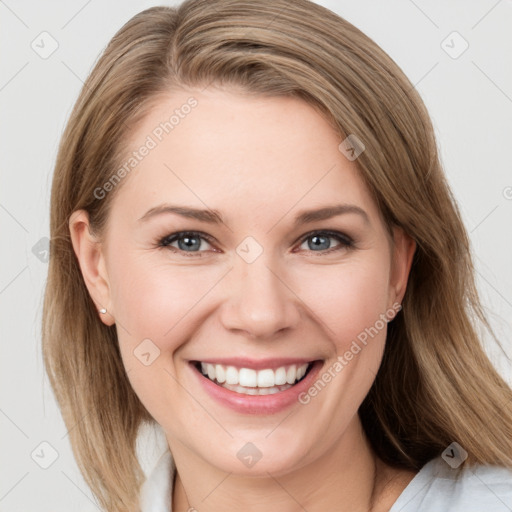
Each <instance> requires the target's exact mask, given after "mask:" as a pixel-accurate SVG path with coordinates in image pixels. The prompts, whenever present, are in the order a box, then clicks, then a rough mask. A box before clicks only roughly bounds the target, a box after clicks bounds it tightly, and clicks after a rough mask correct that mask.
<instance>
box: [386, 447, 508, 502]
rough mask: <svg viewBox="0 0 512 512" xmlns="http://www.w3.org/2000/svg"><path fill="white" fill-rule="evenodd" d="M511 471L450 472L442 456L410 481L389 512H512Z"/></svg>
mask: <svg viewBox="0 0 512 512" xmlns="http://www.w3.org/2000/svg"><path fill="white" fill-rule="evenodd" d="M511 509H512V469H510V468H505V467H501V466H487V465H476V466H461V467H460V468H457V469H453V468H451V467H450V466H449V465H448V464H447V463H446V462H445V461H444V459H443V458H442V457H441V456H439V457H436V458H435V459H432V460H431V461H429V462H428V463H427V464H425V466H423V468H422V469H421V470H420V471H419V473H417V475H416V476H415V477H414V478H413V479H412V480H411V482H410V483H409V485H408V486H407V487H406V488H405V489H404V491H403V492H402V494H400V496H399V497H398V499H397V501H396V502H395V503H394V505H393V506H392V507H391V509H390V511H389V512H410V511H414V512H434V511H436V512H437V511H438V510H445V511H449V512H452V511H453V512H458V511H461V512H482V511H487V510H488V511H492V512H510V510H511Z"/></svg>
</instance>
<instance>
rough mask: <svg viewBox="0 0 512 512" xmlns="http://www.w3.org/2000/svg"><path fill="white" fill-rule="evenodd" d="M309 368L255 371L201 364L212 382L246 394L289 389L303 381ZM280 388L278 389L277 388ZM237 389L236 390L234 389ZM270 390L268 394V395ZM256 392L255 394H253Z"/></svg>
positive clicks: (262, 393)
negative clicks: (239, 389)
mask: <svg viewBox="0 0 512 512" xmlns="http://www.w3.org/2000/svg"><path fill="white" fill-rule="evenodd" d="M308 368H309V364H308V363H306V364H303V365H301V366H297V365H295V364H292V365H290V366H281V367H279V368H276V369H275V370H272V369H270V368H268V369H265V370H253V369H252V368H236V367H234V366H227V367H226V366H224V365H221V364H215V365H214V364H210V363H201V371H202V373H203V375H205V376H208V378H209V379H210V380H212V381H216V382H217V383H218V384H222V385H223V387H225V388H227V389H232V390H233V391H237V392H239V393H240V392H241V391H238V388H241V389H244V390H245V391H243V392H244V393H246V394H250V395H252V394H260V395H265V394H272V393H277V392H279V391H283V390H284V389H281V388H286V389H288V388H289V387H291V386H292V385H293V384H295V383H296V381H298V380H300V379H302V377H304V375H305V374H306V372H307V370H308ZM276 386H278V387H276ZM233 388H236V389H233ZM267 390H268V393H267ZM253 391H254V392H253Z"/></svg>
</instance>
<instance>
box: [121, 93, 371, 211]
mask: <svg viewBox="0 0 512 512" xmlns="http://www.w3.org/2000/svg"><path fill="white" fill-rule="evenodd" d="M128 142H129V144H128V148H129V149H128V151H127V154H126V159H129V158H130V155H132V156H131V158H132V159H135V160H136V162H132V163H135V165H133V170H131V171H130V173H129V175H127V177H126V178H124V179H125V180H126V182H125V183H123V187H122V190H121V191H120V194H119V198H118V197H116V201H115V202H119V203H120V205H121V207H122V206H123V205H124V206H128V205H129V211H128V210H126V212H125V213H126V214H133V215H137V214H138V215H139V217H140V215H142V214H143V213H144V212H145V211H146V210H147V209H148V208H150V207H152V206H155V205H156V204H158V203H163V202H173V203H176V202H178V203H180V202H181V203H182V204H186V205H189V206H194V207H200V208H205V207H209V208H212V209H216V210H219V211H222V212H226V218H229V216H230V215H232V214H234V213H236V216H237V218H244V217H245V216H247V217H250V219H251V220H254V219H255V218H256V217H258V216H261V217H264V216H265V214H267V213H268V214H269V215H271V216H272V217H276V216H279V215H280V214H285V212H287V211H290V210H292V209H293V208H294V207H295V205H296V206H297V208H298V209H302V208H309V207H321V206H324V205H325V204H326V203H329V204H337V203H340V202H350V203H352V204H357V205H359V206H361V207H363V206H364V209H365V210H366V211H367V212H368V214H369V215H370V216H373V217H378V216H379V212H378V211H377V207H376V205H375V203H374V202H373V200H372V198H371V196H370V194H369V191H368V190H367V189H366V186H365V185H364V183H363V181H362V180H361V178H360V177H359V175H358V170H357V167H356V164H355V162H353V161H350V160H348V159H347V158H346V157H345V155H344V154H343V153H342V152H341V151H340V150H339V145H340V143H341V142H342V138H341V137H340V135H339V134H338V133H337V132H336V131H335V130H334V129H333V128H332V127H331V126H330V125H329V124H328V122H327V121H326V120H325V119H324V118H323V116H322V115H321V114H319V113H318V111H316V110H315V109H314V108H313V107H312V106H310V105H309V104H307V103H306V102H304V101H302V100H300V99H297V98H292V97H262V96H249V95H247V94H243V93H240V92H234V91H221V90H218V89H207V90H205V91H203V92H201V91H199V90H188V91H185V90H178V91H173V92H172V93H171V92H170V93H169V94H168V95H166V96H162V97H160V98H159V99H158V101H156V102H155V104H154V106H153V108H152V109H151V111H150V112H149V113H148V115H147V116H146V117H145V118H144V120H143V121H142V122H141V123H139V125H138V126H136V127H135V129H134V131H133V133H132V136H131V137H130V140H129V141H128ZM144 148H147V149H144ZM142 153H143V154H144V155H143V156H141V154H142Z"/></svg>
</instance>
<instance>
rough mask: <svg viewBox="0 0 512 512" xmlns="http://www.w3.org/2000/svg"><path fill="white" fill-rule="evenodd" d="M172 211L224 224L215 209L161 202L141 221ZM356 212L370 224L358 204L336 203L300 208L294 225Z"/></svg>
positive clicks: (196, 218) (208, 221)
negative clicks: (309, 208) (313, 207)
mask: <svg viewBox="0 0 512 512" xmlns="http://www.w3.org/2000/svg"><path fill="white" fill-rule="evenodd" d="M168 213H173V214H176V215H180V216H182V217H185V218H187V219H195V220H198V221H201V222H207V223H209V224H224V220H223V219H222V215H221V214H220V212H219V211H217V210H211V209H206V210H202V209H197V208H189V207H186V206H176V205H172V204H161V205H158V206H155V207H154V208H151V209H150V210H148V211H147V212H146V213H145V214H144V215H143V216H142V217H141V218H140V219H139V222H141V221H147V220H149V219H150V218H152V217H155V216H157V215H162V214H168ZM348 213H352V214H357V215H359V216H360V217H362V219H363V220H364V221H365V223H366V224H370V218H369V216H368V214H367V213H366V212H365V211H364V210H363V209H362V208H360V207H359V206H356V205H355V204H337V205H330V206H324V207H323V208H317V209H312V210H302V211H301V212H299V214H298V215H297V216H296V217H295V220H294V225H295V226H299V225H301V224H308V223H312V222H316V221H320V220H327V219H331V218H333V217H336V216H338V215H343V214H348Z"/></svg>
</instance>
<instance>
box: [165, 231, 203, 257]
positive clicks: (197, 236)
mask: <svg viewBox="0 0 512 512" xmlns="http://www.w3.org/2000/svg"><path fill="white" fill-rule="evenodd" d="M202 241H206V242H207V243H209V237H208V236H207V235H206V234H204V233H199V232H197V231H181V232H179V233H173V234H172V235H168V236H166V237H164V238H162V239H161V240H160V242H159V244H158V245H159V246H160V247H168V248H170V249H174V250H176V252H178V251H181V252H185V253H190V252H192V253H194V252H196V253H199V254H198V256H202V255H201V252H203V251H199V249H200V247H201V242H202ZM174 242H178V247H175V246H173V245H171V244H173V243H174Z"/></svg>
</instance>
